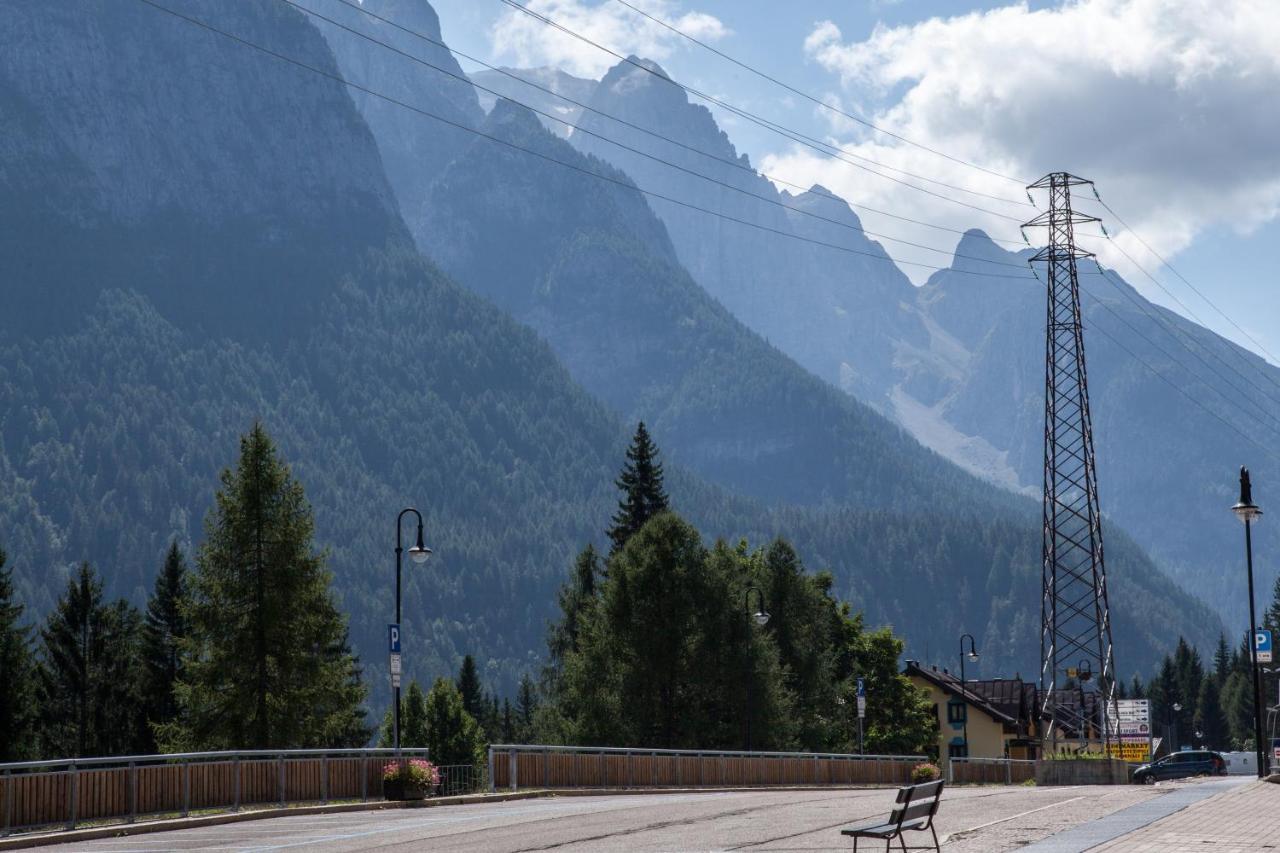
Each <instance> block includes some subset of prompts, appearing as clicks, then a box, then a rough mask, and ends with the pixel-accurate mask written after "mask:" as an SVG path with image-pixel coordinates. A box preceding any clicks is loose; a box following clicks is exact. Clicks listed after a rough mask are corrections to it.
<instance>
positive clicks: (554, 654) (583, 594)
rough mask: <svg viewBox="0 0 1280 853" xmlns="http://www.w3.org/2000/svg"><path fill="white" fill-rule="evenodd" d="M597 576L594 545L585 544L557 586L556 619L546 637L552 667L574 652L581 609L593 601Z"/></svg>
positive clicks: (596, 559)
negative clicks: (567, 576)
mask: <svg viewBox="0 0 1280 853" xmlns="http://www.w3.org/2000/svg"><path fill="white" fill-rule="evenodd" d="M599 578H600V557H599V555H597V553H596V549H595V547H594V546H592V545H590V544H588V545H587V547H586V548H584V549H583V550H582V553H580V554H579V555H578V558H577V559H576V560H575V561H574V564H573V577H572V578H570V579H569V582H568V583H566V584H565V585H564V586H563V587H561V588H560V593H559V603H560V614H561V615H560V621H559V622H556V623H555V624H553V625H552V626H551V631H550V633H549V635H548V638H547V648H548V651H549V652H550V656H551V664H552V667H555V666H557V665H558V664H559V662H560V661H562V660H563V659H564V657H565V655H567V654H569V653H570V652H574V651H577V648H578V629H579V623H580V620H581V618H582V611H583V609H584V608H585V607H587V606H588V603H589V602H591V601H594V600H595V595H596V584H597V582H598V580H599Z"/></svg>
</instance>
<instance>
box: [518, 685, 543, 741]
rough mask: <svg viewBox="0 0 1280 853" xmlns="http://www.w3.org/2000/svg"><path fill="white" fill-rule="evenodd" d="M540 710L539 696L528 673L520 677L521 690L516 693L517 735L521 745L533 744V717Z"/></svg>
mask: <svg viewBox="0 0 1280 853" xmlns="http://www.w3.org/2000/svg"><path fill="white" fill-rule="evenodd" d="M537 710H538V694H537V692H536V690H535V689H534V686H533V679H532V678H530V677H529V674H528V673H525V674H524V675H522V676H520V689H519V691H518V692H517V693H516V733H517V738H518V739H519V741H520V742H521V743H532V742H533V741H534V737H533V715H534V714H535V713H536V712H537Z"/></svg>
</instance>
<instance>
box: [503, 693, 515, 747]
mask: <svg viewBox="0 0 1280 853" xmlns="http://www.w3.org/2000/svg"><path fill="white" fill-rule="evenodd" d="M501 731H502V742H503V743H515V740H516V721H515V715H513V714H512V713H511V700H510V699H503V700H502V726H501Z"/></svg>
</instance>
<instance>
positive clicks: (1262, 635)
mask: <svg viewBox="0 0 1280 853" xmlns="http://www.w3.org/2000/svg"><path fill="white" fill-rule="evenodd" d="M1271 640H1272V637H1271V631H1270V630H1268V629H1267V628H1256V629H1254V632H1253V648H1254V650H1255V651H1256V653H1257V655H1258V663H1271V657H1272V654H1271V652H1272V645H1271Z"/></svg>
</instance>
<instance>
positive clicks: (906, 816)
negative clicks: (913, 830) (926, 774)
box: [889, 779, 942, 826]
mask: <svg viewBox="0 0 1280 853" xmlns="http://www.w3.org/2000/svg"><path fill="white" fill-rule="evenodd" d="M941 797H942V780H941V779H939V780H938V781H937V782H925V783H923V784H920V785H908V786H907V787H905V788H901V789H899V791H898V801H897V803H896V804H895V805H894V807H893V813H892V814H891V815H890V816H889V823H892V824H895V825H897V826H902V824H904V823H906V822H907V821H912V820H918V819H920V818H924V817H927V818H929V819H930V820H931V821H932V820H933V816H934V815H935V814H937V813H938V803H939V801H940V799H941Z"/></svg>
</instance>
